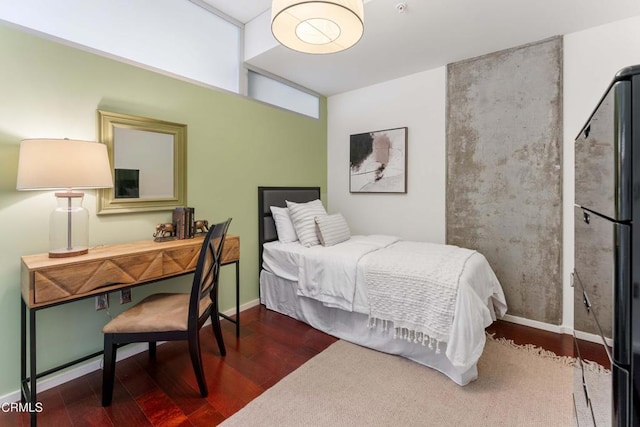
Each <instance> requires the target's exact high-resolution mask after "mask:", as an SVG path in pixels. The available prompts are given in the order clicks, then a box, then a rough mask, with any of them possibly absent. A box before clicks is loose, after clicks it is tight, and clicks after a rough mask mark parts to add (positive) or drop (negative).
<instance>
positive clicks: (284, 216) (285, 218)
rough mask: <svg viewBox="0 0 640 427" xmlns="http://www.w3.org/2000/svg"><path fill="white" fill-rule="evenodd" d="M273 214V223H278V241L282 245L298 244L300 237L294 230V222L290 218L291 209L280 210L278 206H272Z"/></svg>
mask: <svg viewBox="0 0 640 427" xmlns="http://www.w3.org/2000/svg"><path fill="white" fill-rule="evenodd" d="M270 209H271V214H272V215H273V221H274V222H275V223H276V231H277V232H278V240H279V241H280V242H282V243H289V242H296V241H297V240H298V235H297V234H296V230H295V228H293V222H291V217H290V216H289V209H287V208H279V207H277V206H271V207H270Z"/></svg>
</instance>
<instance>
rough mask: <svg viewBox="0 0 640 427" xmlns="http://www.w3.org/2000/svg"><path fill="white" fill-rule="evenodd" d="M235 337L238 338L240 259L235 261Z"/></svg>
mask: <svg viewBox="0 0 640 427" xmlns="http://www.w3.org/2000/svg"><path fill="white" fill-rule="evenodd" d="M236 338H240V261H236Z"/></svg>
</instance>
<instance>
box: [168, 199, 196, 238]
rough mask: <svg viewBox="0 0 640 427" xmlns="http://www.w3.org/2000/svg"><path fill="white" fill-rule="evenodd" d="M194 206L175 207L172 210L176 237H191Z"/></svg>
mask: <svg viewBox="0 0 640 427" xmlns="http://www.w3.org/2000/svg"><path fill="white" fill-rule="evenodd" d="M194 218H195V209H194V208H188V207H185V208H182V207H180V208H175V209H174V210H173V223H174V224H175V225H176V238H178V239H191V238H193V236H194V233H195V230H194V225H193V222H194Z"/></svg>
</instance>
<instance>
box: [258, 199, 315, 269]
mask: <svg viewBox="0 0 640 427" xmlns="http://www.w3.org/2000/svg"><path fill="white" fill-rule="evenodd" d="M319 198H320V187H258V244H259V251H260V256H259V257H258V261H259V262H260V267H259V268H258V271H260V270H261V269H262V245H263V244H264V243H266V242H272V241H274V240H277V239H278V233H277V232H276V225H275V223H274V222H273V217H272V215H271V209H270V207H271V206H279V207H282V208H286V207H287V203H286V201H287V200H289V201H290V202H298V203H304V202H309V201H311V200H315V199H319Z"/></svg>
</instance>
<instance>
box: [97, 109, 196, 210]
mask: <svg viewBox="0 0 640 427" xmlns="http://www.w3.org/2000/svg"><path fill="white" fill-rule="evenodd" d="M98 123H99V133H100V142H102V143H103V144H106V146H107V151H108V152H109V161H110V162H111V172H112V173H113V179H114V186H113V188H105V189H101V190H98V197H97V200H98V207H97V213H98V214H115V213H131V212H146V211H165V210H173V209H174V208H176V207H180V206H186V205H187V125H184V124H180V123H171V122H166V121H162V120H156V119H150V118H147V117H140V116H132V115H130V114H121V113H114V112H110V111H104V110H98Z"/></svg>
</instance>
